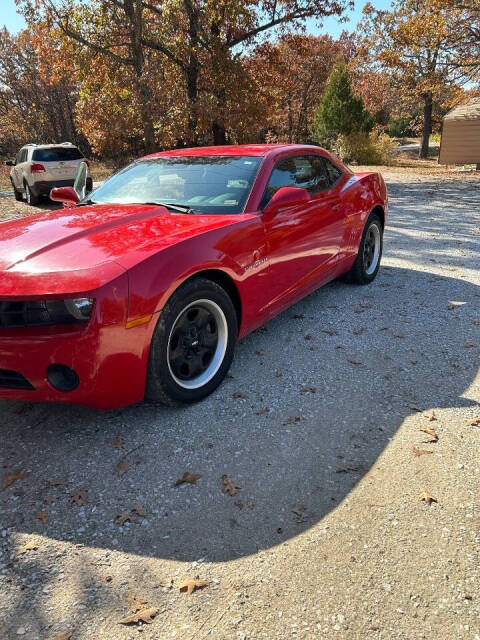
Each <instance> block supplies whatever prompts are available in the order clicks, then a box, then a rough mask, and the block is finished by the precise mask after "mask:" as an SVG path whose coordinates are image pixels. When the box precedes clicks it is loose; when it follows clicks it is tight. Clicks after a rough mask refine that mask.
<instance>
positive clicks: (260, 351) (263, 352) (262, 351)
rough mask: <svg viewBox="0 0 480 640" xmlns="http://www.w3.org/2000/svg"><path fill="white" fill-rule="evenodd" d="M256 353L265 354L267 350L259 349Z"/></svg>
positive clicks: (258, 354)
mask: <svg viewBox="0 0 480 640" xmlns="http://www.w3.org/2000/svg"><path fill="white" fill-rule="evenodd" d="M255 353H256V354H257V356H264V355H265V353H266V351H264V350H263V349H257V350H256V351H255Z"/></svg>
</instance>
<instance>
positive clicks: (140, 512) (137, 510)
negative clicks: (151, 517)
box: [130, 502, 147, 518]
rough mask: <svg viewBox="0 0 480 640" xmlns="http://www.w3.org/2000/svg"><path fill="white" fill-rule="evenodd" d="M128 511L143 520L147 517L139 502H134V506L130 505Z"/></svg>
mask: <svg viewBox="0 0 480 640" xmlns="http://www.w3.org/2000/svg"><path fill="white" fill-rule="evenodd" d="M130 511H131V512H132V513H136V514H137V516H140V517H141V518H145V516H146V515H147V510H146V509H145V507H144V506H143V504H140V503H139V502H135V504H133V505H132V507H131V509H130Z"/></svg>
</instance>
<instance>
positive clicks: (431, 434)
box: [419, 424, 438, 443]
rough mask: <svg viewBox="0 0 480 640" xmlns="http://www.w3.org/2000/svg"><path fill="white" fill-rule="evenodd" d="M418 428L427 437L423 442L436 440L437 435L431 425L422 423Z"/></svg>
mask: <svg viewBox="0 0 480 640" xmlns="http://www.w3.org/2000/svg"><path fill="white" fill-rule="evenodd" d="M419 430H420V431H423V433H426V434H427V437H426V439H425V440H424V442H431V443H434V442H438V435H437V432H436V431H435V429H434V428H433V427H429V426H428V425H427V424H422V425H421V426H420V427H419Z"/></svg>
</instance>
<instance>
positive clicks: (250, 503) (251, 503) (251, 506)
mask: <svg viewBox="0 0 480 640" xmlns="http://www.w3.org/2000/svg"><path fill="white" fill-rule="evenodd" d="M254 506H255V505H254V504H253V501H252V500H248V502H247V507H248V508H249V509H250V510H252V509H253V507H254Z"/></svg>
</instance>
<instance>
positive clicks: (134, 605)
mask: <svg viewBox="0 0 480 640" xmlns="http://www.w3.org/2000/svg"><path fill="white" fill-rule="evenodd" d="M125 600H126V601H127V603H128V606H129V607H130V611H131V612H132V613H137V611H141V610H142V609H146V608H147V606H148V600H141V599H140V598H137V596H135V595H133V593H128V594H127V595H126V596H125Z"/></svg>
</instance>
